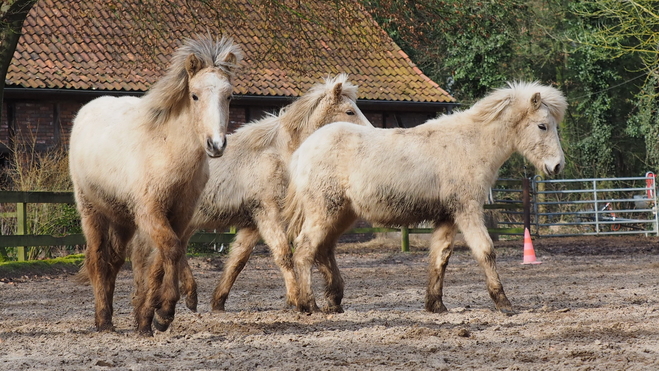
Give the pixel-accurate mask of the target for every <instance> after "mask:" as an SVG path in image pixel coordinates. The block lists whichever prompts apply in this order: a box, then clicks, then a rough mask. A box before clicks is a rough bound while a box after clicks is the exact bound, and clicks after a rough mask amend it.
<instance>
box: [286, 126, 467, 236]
mask: <svg viewBox="0 0 659 371" xmlns="http://www.w3.org/2000/svg"><path fill="white" fill-rule="evenodd" d="M428 133H429V132H428V131H426V130H424V128H419V129H381V128H367V127H361V126H356V125H351V124H343V123H334V124H330V125H328V126H326V127H324V128H321V129H319V130H318V131H317V132H316V133H314V134H313V135H311V136H310V137H309V138H308V139H307V141H305V142H304V143H303V145H302V146H301V147H300V149H299V150H298V151H297V152H296V153H295V155H294V161H293V162H292V163H291V180H292V181H293V182H296V187H297V189H298V190H299V191H302V192H309V194H316V195H317V196H316V197H317V198H316V199H317V200H322V199H325V200H327V199H333V200H340V199H345V200H349V204H350V207H351V208H352V209H353V211H354V212H355V213H356V214H357V215H358V216H360V217H362V218H365V219H367V220H370V221H372V222H380V223H383V224H396V223H402V222H413V220H411V219H410V218H412V219H415V218H417V217H418V218H421V220H426V219H437V218H439V217H442V215H444V214H445V208H444V207H443V206H442V204H443V202H444V201H445V200H448V199H449V198H450V197H452V196H451V195H449V194H447V192H451V191H450V187H447V186H445V183H449V181H447V179H448V178H450V182H454V179H453V176H452V174H450V171H449V168H450V162H451V159H450V158H449V157H448V156H449V155H450V154H448V153H445V156H436V153H437V152H436V151H435V150H434V147H436V146H437V144H438V143H437V142H440V143H441V142H442V140H441V139H438V138H436V137H435V138H432V137H433V136H435V135H437V134H436V133H434V134H430V135H429V134H428ZM320 194H322V197H320ZM412 214H414V215H412Z"/></svg>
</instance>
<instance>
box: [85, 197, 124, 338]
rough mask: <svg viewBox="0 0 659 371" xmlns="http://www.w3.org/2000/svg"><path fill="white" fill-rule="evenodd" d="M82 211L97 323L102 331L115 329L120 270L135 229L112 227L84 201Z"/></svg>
mask: <svg viewBox="0 0 659 371" xmlns="http://www.w3.org/2000/svg"><path fill="white" fill-rule="evenodd" d="M80 198H82V197H80ZM85 206H86V207H85ZM82 210H83V211H82V212H81V221H82V228H83V231H84V233H85V237H86V239H87V251H86V253H85V268H86V269H87V275H88V276H89V279H90V281H91V284H92V287H93V290H94V299H95V321H94V322H95V324H96V329H97V330H98V331H112V330H114V326H113V324H112V314H113V312H114V310H113V296H114V288H115V283H116V280H117V273H118V272H119V269H121V266H122V265H123V264H124V262H125V260H126V243H127V242H128V240H129V239H130V236H131V235H132V231H133V230H131V229H128V228H119V227H117V226H112V225H111V224H110V222H109V221H108V220H107V218H106V217H105V216H103V215H101V214H100V213H98V212H96V211H95V210H94V209H93V208H92V207H90V206H89V205H84V203H83V208H82Z"/></svg>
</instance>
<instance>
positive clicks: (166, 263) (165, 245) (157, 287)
mask: <svg viewBox="0 0 659 371" xmlns="http://www.w3.org/2000/svg"><path fill="white" fill-rule="evenodd" d="M142 221H143V224H142V225H141V226H140V227H141V228H142V231H143V232H144V233H146V234H147V235H148V236H149V237H150V238H151V240H152V241H153V244H154V246H155V247H156V248H157V249H158V252H157V253H156V254H155V256H154V257H153V261H152V262H151V266H150V267H149V274H148V280H147V282H148V283H147V284H148V287H147V290H146V293H147V294H146V302H145V305H144V306H143V308H142V310H140V312H139V313H136V316H137V322H138V323H137V327H138V331H139V332H140V333H141V334H144V335H150V334H152V331H151V322H153V325H154V326H155V328H156V330H158V331H166V330H167V328H169V325H170V324H171V323H172V321H173V320H174V315H175V312H176V303H177V302H178V300H179V299H180V294H179V289H178V283H179V279H178V277H179V274H178V273H179V262H180V260H181V258H182V257H183V253H184V247H183V245H182V243H181V240H180V239H179V237H178V236H177V235H176V233H175V232H174V230H173V229H172V227H171V226H170V223H169V221H168V220H167V219H166V218H165V217H164V216H162V215H161V216H159V215H157V214H155V215H154V214H152V215H150V217H148V218H144V219H142Z"/></svg>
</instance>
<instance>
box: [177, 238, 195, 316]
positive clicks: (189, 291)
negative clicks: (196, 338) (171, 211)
mask: <svg viewBox="0 0 659 371" xmlns="http://www.w3.org/2000/svg"><path fill="white" fill-rule="evenodd" d="M194 232H195V230H194V229H192V228H188V230H187V231H186V233H185V235H184V236H183V237H182V238H181V241H182V242H181V245H182V246H183V247H184V248H185V250H186V252H187V246H188V241H190V237H192V234H193V233H194ZM178 271H179V275H180V276H179V279H180V280H181V295H182V296H185V306H186V307H188V309H190V310H191V311H193V312H196V311H197V304H198V299H197V281H196V280H195V279H194V275H193V274H192V269H190V265H189V264H188V258H187V257H186V255H185V254H183V256H182V257H181V260H180V261H179V265H178Z"/></svg>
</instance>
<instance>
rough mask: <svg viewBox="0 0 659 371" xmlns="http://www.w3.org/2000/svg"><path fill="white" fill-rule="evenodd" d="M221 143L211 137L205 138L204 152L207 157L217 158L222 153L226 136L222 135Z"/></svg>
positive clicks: (225, 143) (225, 145)
mask: <svg viewBox="0 0 659 371" xmlns="http://www.w3.org/2000/svg"><path fill="white" fill-rule="evenodd" d="M223 139H224V140H223V141H222V142H221V143H218V142H216V141H214V140H212V139H211V138H208V139H207V140H206V154H207V155H208V157H211V158H217V157H221V156H222V154H224V149H225V148H227V138H226V137H224V138H223Z"/></svg>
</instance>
